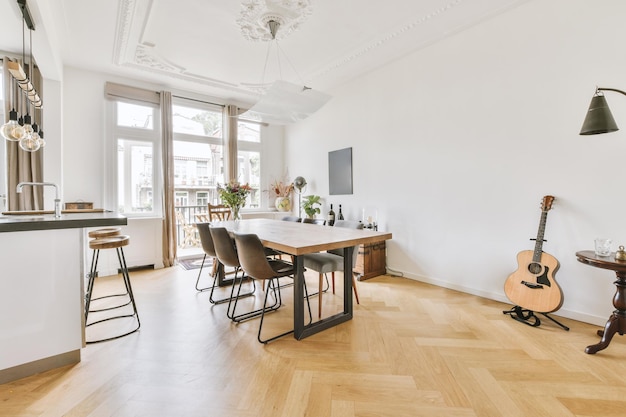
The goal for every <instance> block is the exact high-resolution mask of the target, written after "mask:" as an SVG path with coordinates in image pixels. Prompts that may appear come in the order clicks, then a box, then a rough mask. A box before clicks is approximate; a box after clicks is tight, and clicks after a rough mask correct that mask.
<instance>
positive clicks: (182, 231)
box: [174, 205, 209, 249]
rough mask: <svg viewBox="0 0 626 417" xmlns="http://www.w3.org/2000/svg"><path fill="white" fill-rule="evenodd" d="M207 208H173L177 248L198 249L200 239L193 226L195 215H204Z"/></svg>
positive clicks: (195, 220)
mask: <svg viewBox="0 0 626 417" xmlns="http://www.w3.org/2000/svg"><path fill="white" fill-rule="evenodd" d="M208 209H209V208H208V206H206V205H203V206H175V207H174V210H175V211H176V213H177V215H176V238H177V242H178V247H180V248H183V249H184V248H189V247H200V239H199V238H198V232H197V230H196V228H195V226H193V224H194V223H196V222H197V221H198V220H197V219H196V214H203V213H204V214H206V213H207V212H208Z"/></svg>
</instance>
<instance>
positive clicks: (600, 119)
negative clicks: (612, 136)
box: [580, 94, 619, 135]
mask: <svg viewBox="0 0 626 417" xmlns="http://www.w3.org/2000/svg"><path fill="white" fill-rule="evenodd" d="M617 130H619V128H618V127H617V124H616V123H615V119H614V118H613V115H612V114H611V109H609V105H608V103H607V102H606V98H605V97H604V95H601V94H596V95H594V96H593V97H592V98H591V103H590V104H589V110H588V111H587V116H586V117H585V121H584V122H583V127H582V128H581V129H580V134H581V135H597V134H599V133H608V132H615V131H617Z"/></svg>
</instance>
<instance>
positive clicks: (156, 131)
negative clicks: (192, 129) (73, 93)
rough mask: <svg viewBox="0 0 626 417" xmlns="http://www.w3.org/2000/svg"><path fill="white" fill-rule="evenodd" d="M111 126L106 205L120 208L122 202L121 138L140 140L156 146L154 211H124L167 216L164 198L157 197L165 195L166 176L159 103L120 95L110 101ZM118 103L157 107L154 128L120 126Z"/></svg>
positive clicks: (130, 215) (142, 215)
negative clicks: (119, 147) (119, 161)
mask: <svg viewBox="0 0 626 417" xmlns="http://www.w3.org/2000/svg"><path fill="white" fill-rule="evenodd" d="M107 102H108V103H107V110H108V117H107V126H108V129H109V134H108V135H107V136H108V141H106V148H107V150H106V152H105V154H106V161H107V167H108V169H107V170H106V175H105V182H106V184H105V190H106V191H105V201H104V203H105V205H106V206H107V207H115V210H116V211H117V210H119V207H120V202H119V201H118V191H119V188H118V181H119V168H120V167H119V164H118V141H119V140H120V139H122V140H128V141H133V142H138V143H145V144H150V145H151V146H152V173H151V175H152V181H151V183H152V192H151V195H152V210H151V211H147V212H126V211H124V212H123V213H122V214H123V215H124V216H126V217H128V218H152V217H160V218H162V217H163V199H156V200H155V198H154V196H159V195H163V178H162V175H161V172H162V162H161V160H162V157H161V155H162V149H161V148H162V139H161V138H162V135H161V112H160V108H159V105H158V104H154V103H149V102H145V101H141V100H132V99H126V98H120V97H117V98H115V99H109V100H107ZM118 103H128V104H134V105H139V106H144V107H151V108H152V109H153V129H146V128H138V127H129V126H119V125H118V118H117V111H118V109H117V106H118Z"/></svg>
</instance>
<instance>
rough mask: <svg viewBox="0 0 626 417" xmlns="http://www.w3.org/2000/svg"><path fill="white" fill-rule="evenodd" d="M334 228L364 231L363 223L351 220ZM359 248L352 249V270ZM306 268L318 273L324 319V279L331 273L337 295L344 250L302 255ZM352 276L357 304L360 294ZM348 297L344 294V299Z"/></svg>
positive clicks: (319, 299)
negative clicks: (336, 273) (336, 283)
mask: <svg viewBox="0 0 626 417" xmlns="http://www.w3.org/2000/svg"><path fill="white" fill-rule="evenodd" d="M333 227H346V228H350V229H362V228H363V223H361V222H356V221H350V220H336V221H335V225H334V226H333ZM358 251H359V246H358V245H356V246H353V247H352V269H354V266H355V265H356V257H357V255H358ZM302 259H303V264H304V267H305V268H307V269H312V270H313V271H317V273H318V274H319V290H318V301H319V306H318V317H320V318H321V317H322V294H323V293H324V291H323V288H322V287H323V282H324V277H325V276H326V274H327V273H329V272H330V273H331V276H332V286H333V294H334V293H335V272H337V271H343V249H333V250H329V251H326V252H320V253H309V254H306V255H302ZM344 273H346V272H345V271H344ZM349 273H350V274H351V275H352V290H353V291H354V297H355V298H356V303H357V304H360V302H359V293H358V291H357V288H356V280H355V279H354V274H353V273H352V271H350V272H349ZM345 296H346V295H345V294H344V297H345Z"/></svg>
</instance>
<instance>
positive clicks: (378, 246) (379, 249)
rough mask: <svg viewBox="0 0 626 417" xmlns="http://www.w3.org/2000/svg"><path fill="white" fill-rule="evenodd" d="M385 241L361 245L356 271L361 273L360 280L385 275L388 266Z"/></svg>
mask: <svg viewBox="0 0 626 417" xmlns="http://www.w3.org/2000/svg"><path fill="white" fill-rule="evenodd" d="M385 258H386V245H385V241H384V240H381V241H380V242H375V243H369V244H367V245H360V246H359V254H358V256H357V258H356V266H355V268H354V272H356V273H358V274H359V281H362V280H365V279H370V278H374V277H377V276H379V275H384V274H385V272H386V268H387V262H386V259H385Z"/></svg>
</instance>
